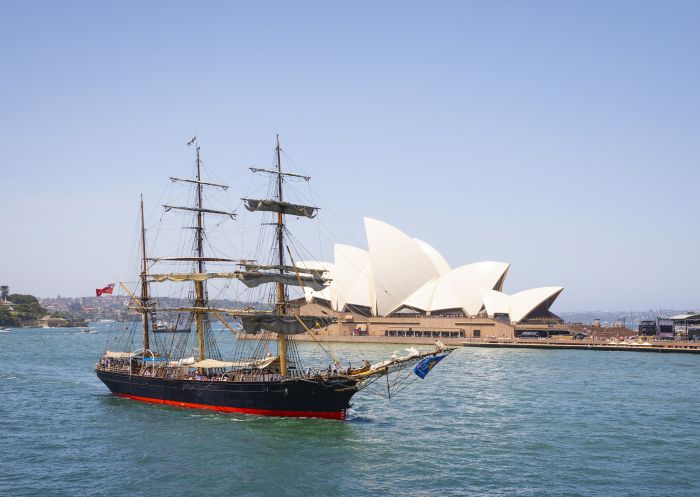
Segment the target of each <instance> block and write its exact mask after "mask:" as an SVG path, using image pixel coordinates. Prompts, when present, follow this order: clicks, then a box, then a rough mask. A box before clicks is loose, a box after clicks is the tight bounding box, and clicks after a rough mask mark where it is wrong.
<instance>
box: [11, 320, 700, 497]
mask: <svg viewBox="0 0 700 497" xmlns="http://www.w3.org/2000/svg"><path fill="white" fill-rule="evenodd" d="M109 333H110V332H109V331H108V329H107V327H104V326H103V327H102V328H100V329H99V333H97V334H92V335H86V334H81V333H80V330H77V329H65V330H60V329H52V330H43V329H24V330H13V331H12V332H11V333H6V334H2V335H0V351H2V360H1V361H0V495H3V496H33V495H52V496H63V495H65V496H78V495H233V496H267V495H274V496H297V495H304V496H336V495H337V496H346V495H347V496H353V497H355V496H357V497H359V496H378V495H386V496H393V495H411V496H428V495H509V496H512V495H523V496H531V495H538V496H563V495H566V496H576V495H581V496H589V495H601V496H603V495H605V496H608V495H635V496H636V495H640V496H643V495H649V496H651V495H678V496H688V495H700V481H699V480H698V478H697V474H698V470H697V464H698V457H699V456H700V433H699V432H698V430H697V420H698V419H700V402H698V399H699V398H700V362H698V357H697V356H692V355H682V354H642V353H634V352H631V353H630V352H627V353H623V352H607V353H595V352H589V351H580V350H559V351H543V350H501V349H460V350H458V351H456V352H455V353H453V354H452V355H451V356H450V357H449V358H447V359H446V360H444V361H443V362H442V363H440V364H439V365H438V366H437V367H436V368H435V369H434V370H433V371H432V372H431V373H430V374H429V375H428V376H427V378H426V379H425V380H419V379H416V381H415V382H414V383H413V384H412V385H411V386H410V387H409V388H407V389H405V390H403V391H402V392H401V393H400V394H399V396H397V397H394V398H392V399H391V400H390V401H388V400H386V399H384V398H381V397H379V396H378V395H377V394H372V393H368V392H361V393H360V394H358V395H357V396H355V398H354V401H355V405H354V407H353V412H352V413H351V419H350V420H349V421H345V422H338V421H326V420H315V419H286V418H265V417H257V416H245V415H231V414H217V413H211V412H201V411H196V410H188V409H179V408H173V407H162V406H154V405H147V404H141V403H138V402H134V401H130V400H126V399H120V398H116V397H113V396H111V395H110V394H109V393H108V391H107V389H106V388H105V387H104V386H103V385H102V384H101V383H100V382H99V380H97V378H96V377H95V375H94V373H93V372H92V368H93V366H94V363H95V361H96V359H97V357H98V356H99V354H100V352H101V351H102V348H103V347H104V343H105V337H106V336H107V335H109ZM222 345H224V344H222ZM300 346H301V347H302V348H304V351H305V353H306V355H307V356H308V357H309V359H310V360H313V359H314V358H315V357H317V356H315V355H314V353H312V352H311V349H312V348H313V344H302V345H300ZM400 347H401V346H388V345H369V344H363V345H353V344H336V345H334V350H335V351H336V353H337V354H338V355H339V356H340V357H342V358H343V359H344V360H353V361H354V362H355V363H356V364H357V363H359V361H360V360H361V359H362V358H364V357H367V358H370V359H371V358H374V357H381V356H386V354H387V352H391V351H392V350H394V349H399V348H400ZM224 348H225V346H224ZM317 360H318V361H321V359H317Z"/></svg>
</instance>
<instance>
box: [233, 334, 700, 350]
mask: <svg viewBox="0 0 700 497" xmlns="http://www.w3.org/2000/svg"><path fill="white" fill-rule="evenodd" d="M239 338H242V336H240V337H239ZM294 340H296V341H301V342H313V341H319V342H322V343H325V342H330V343H365V344H371V343H374V344H381V343H384V344H396V345H402V344H403V345H433V344H434V343H435V340H440V341H441V342H443V343H444V344H445V345H460V346H463V347H480V348H502V349H508V348H511V349H545V350H559V349H580V350H598V351H618V352H619V351H623V352H682V353H691V354H700V342H675V341H666V340H651V341H648V342H641V343H648V345H641V343H638V344H637V345H634V344H632V343H631V341H629V340H628V341H627V342H626V343H624V342H621V343H617V344H615V343H611V342H612V341H610V340H600V339H598V340H569V339H554V338H542V339H522V338H482V339H465V338H430V337H384V336H357V335H314V336H309V335H307V334H304V335H297V336H295V337H294Z"/></svg>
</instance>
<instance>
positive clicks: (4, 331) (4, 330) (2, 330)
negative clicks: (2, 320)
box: [0, 328, 10, 333]
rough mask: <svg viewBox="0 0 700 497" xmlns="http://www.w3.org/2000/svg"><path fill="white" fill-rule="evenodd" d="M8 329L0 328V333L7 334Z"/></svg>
mask: <svg viewBox="0 0 700 497" xmlns="http://www.w3.org/2000/svg"><path fill="white" fill-rule="evenodd" d="M9 332H10V328H0V333H9Z"/></svg>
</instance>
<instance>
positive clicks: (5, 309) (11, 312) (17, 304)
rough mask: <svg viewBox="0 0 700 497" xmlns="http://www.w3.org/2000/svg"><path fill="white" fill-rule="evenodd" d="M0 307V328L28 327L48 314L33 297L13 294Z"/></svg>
mask: <svg viewBox="0 0 700 497" xmlns="http://www.w3.org/2000/svg"><path fill="white" fill-rule="evenodd" d="M7 300H8V302H10V304H9V305H7V304H3V305H0V326H29V325H32V324H34V323H36V322H37V321H38V320H39V319H41V318H42V317H44V316H46V314H48V312H47V310H46V309H44V308H43V307H42V306H41V304H39V301H38V300H37V298H36V297H35V296H34V295H22V294H19V293H13V294H12V295H10V296H8V297H7Z"/></svg>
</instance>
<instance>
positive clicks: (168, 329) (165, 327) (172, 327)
mask: <svg viewBox="0 0 700 497" xmlns="http://www.w3.org/2000/svg"><path fill="white" fill-rule="evenodd" d="M179 323H180V316H178V320H177V321H176V322H175V324H173V323H169V322H167V321H161V320H158V321H156V322H155V323H153V333H190V332H191V331H192V329H191V328H190V327H178V324H179Z"/></svg>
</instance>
